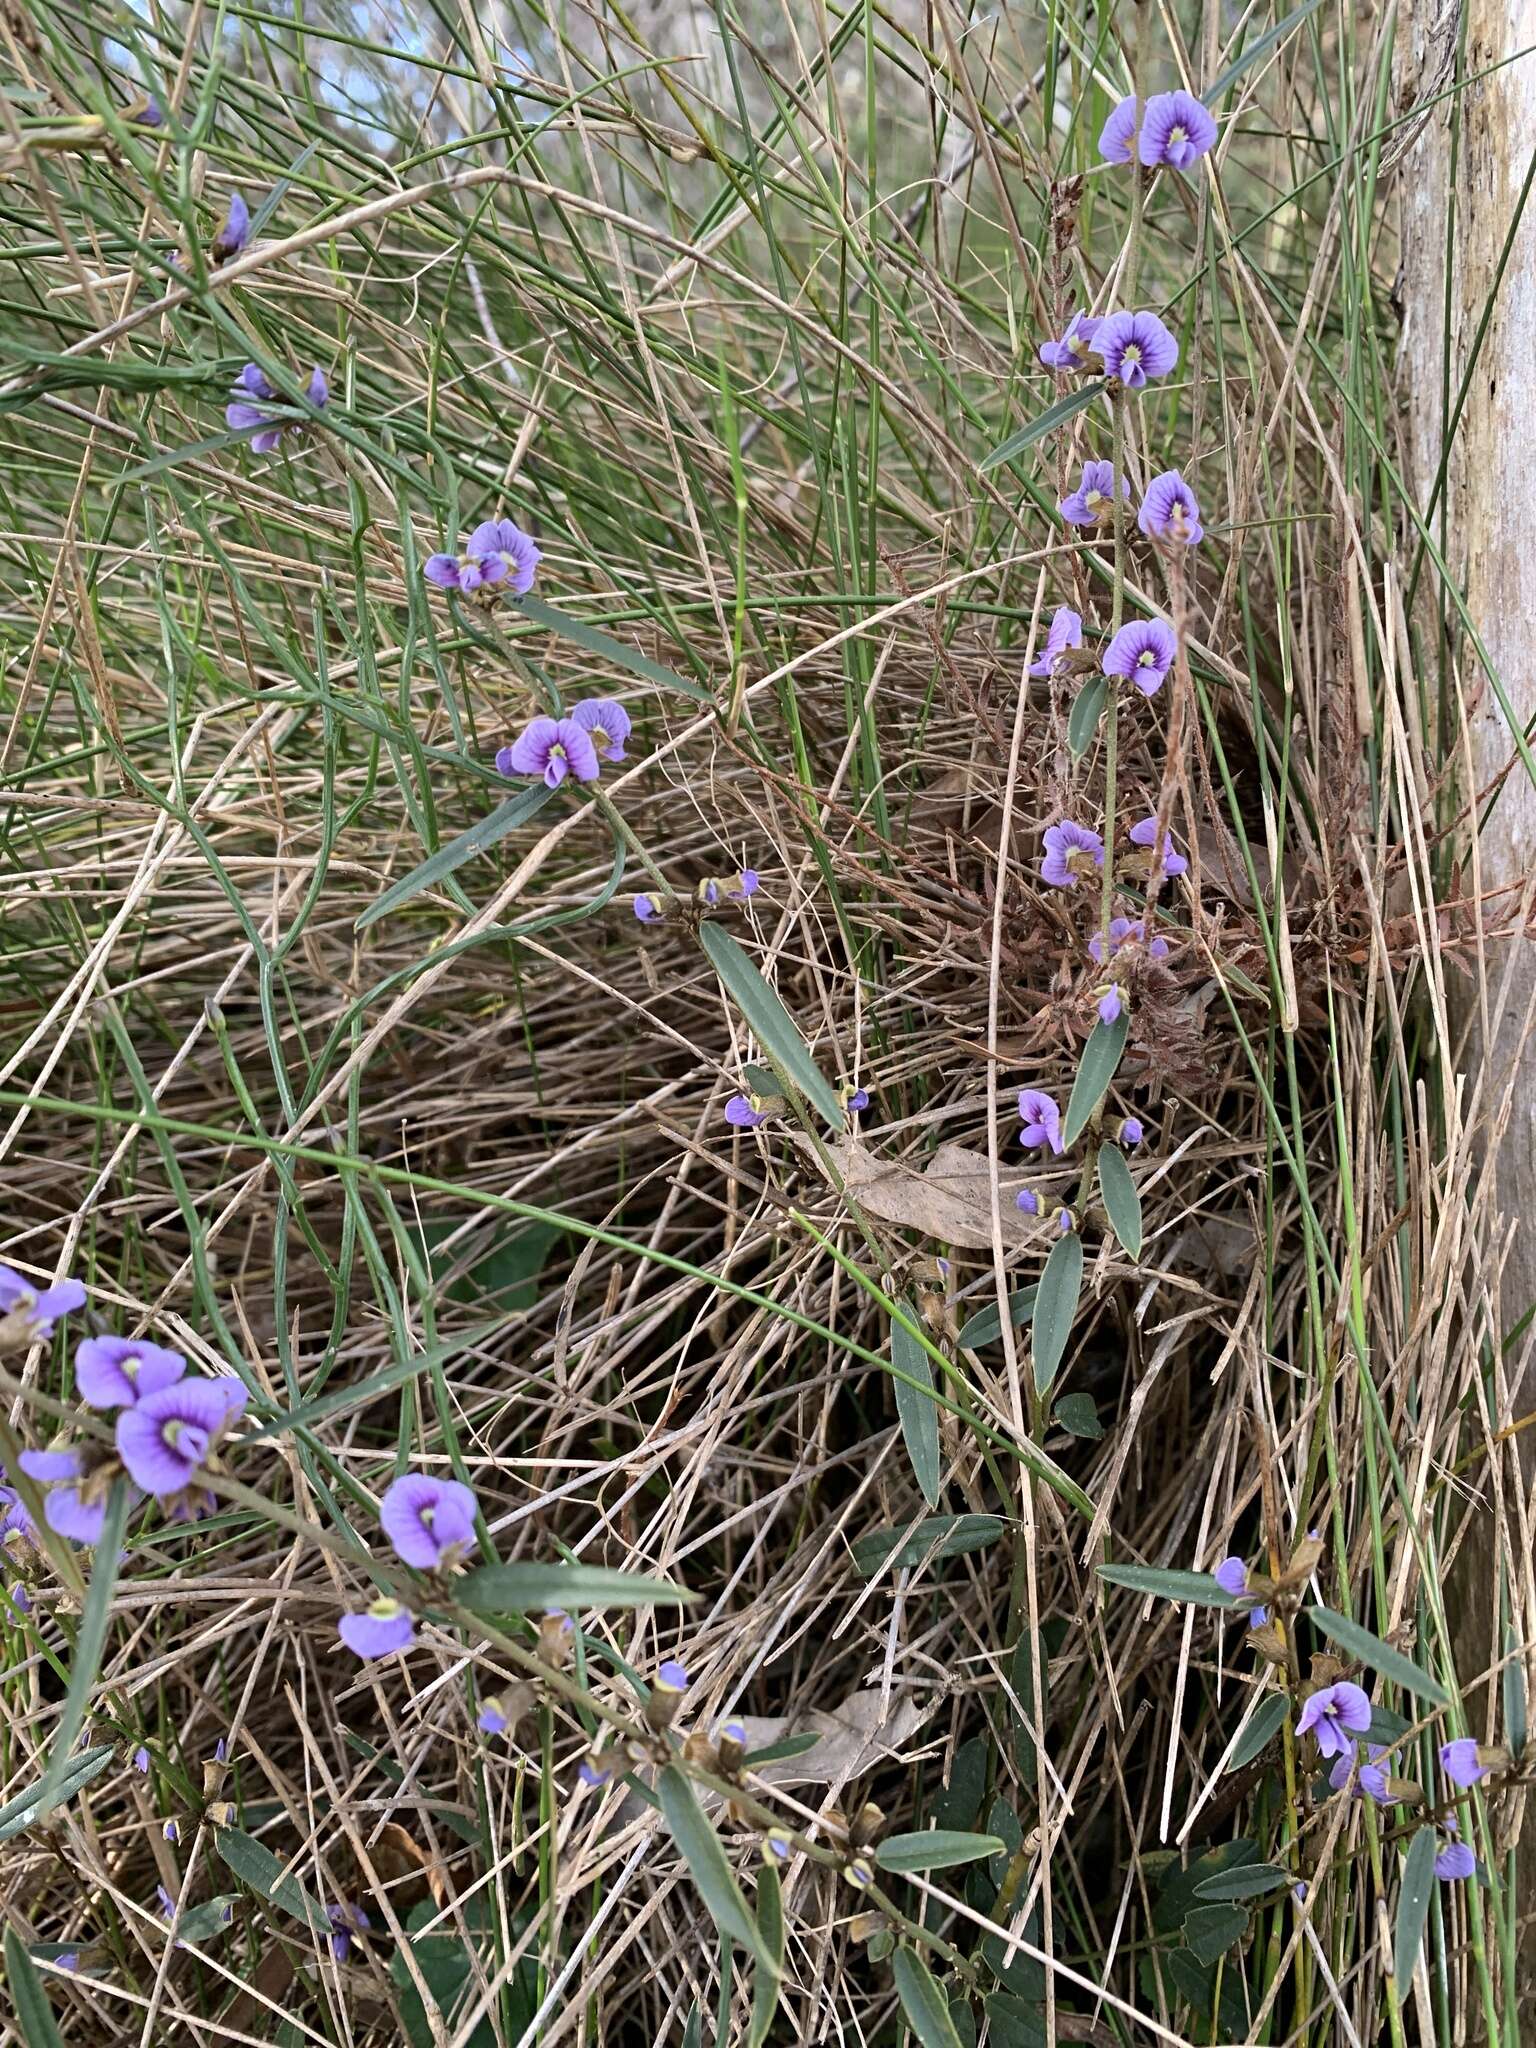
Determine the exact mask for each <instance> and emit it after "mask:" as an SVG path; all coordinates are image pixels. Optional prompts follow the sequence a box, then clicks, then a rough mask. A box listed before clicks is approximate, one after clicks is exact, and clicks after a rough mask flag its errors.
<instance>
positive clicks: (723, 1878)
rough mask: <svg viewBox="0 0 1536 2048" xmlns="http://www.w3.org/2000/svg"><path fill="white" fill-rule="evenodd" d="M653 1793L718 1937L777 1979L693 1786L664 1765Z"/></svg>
mask: <svg viewBox="0 0 1536 2048" xmlns="http://www.w3.org/2000/svg"><path fill="white" fill-rule="evenodd" d="M656 1793H657V1797H658V1798H659V1799H660V1801H661V1810H662V1812H663V1814H665V1816H666V1821H667V1826H668V1827H669V1828H670V1829H671V1830H672V1839H673V1841H675V1842H676V1844H677V1846H678V1848H679V1849H680V1850H681V1851H682V1856H683V1861H684V1862H685V1863H686V1864H687V1865H688V1870H689V1873H690V1875H691V1876H692V1878H693V1881H694V1883H695V1884H696V1885H697V1886H698V1889H699V1897H700V1898H701V1899H702V1900H703V1901H704V1904H705V1906H706V1907H707V1908H708V1910H709V1915H710V1918H711V1919H712V1920H713V1921H714V1923H715V1925H716V1926H717V1927H718V1928H719V1930H720V1932H721V1933H722V1934H728V1935H729V1936H730V1937H731V1939H732V1940H733V1941H738V1942H740V1944H741V1946H742V1947H743V1948H744V1949H747V1950H749V1951H750V1952H751V1954H752V1955H753V1956H755V1957H756V1959H757V1963H758V1967H759V1968H760V1969H762V1970H763V1971H765V1972H766V1973H767V1975H768V1976H770V1977H777V1975H778V1972H779V1965H778V1961H777V1958H776V1957H774V1956H772V1955H770V1954H769V1952H768V1949H767V1947H766V1946H765V1945H764V1942H763V1937H762V1935H761V1934H760V1933H759V1932H758V1927H757V1922H756V1921H755V1920H754V1919H753V1918H752V1915H751V1914H750V1913H749V1912H748V1911H747V1902H746V1900H745V1899H744V1898H743V1897H742V1895H741V1887H740V1885H738V1884H737V1882H736V1877H735V1873H734V1872H733V1871H732V1869H731V1866H730V1864H729V1863H728V1862H727V1861H726V1855H725V1851H724V1849H722V1848H721V1846H720V1837H719V1836H718V1835H717V1834H716V1833H715V1831H714V1829H713V1828H712V1827H711V1826H710V1824H709V1822H708V1821H707V1820H706V1819H705V1817H704V1813H703V1810H702V1808H701V1807H700V1805H699V1802H698V1800H697V1799H695V1798H694V1796H693V1787H692V1786H691V1785H690V1784H689V1782H688V1780H687V1779H686V1778H685V1777H684V1776H683V1774H682V1772H681V1771H680V1770H679V1769H678V1768H677V1765H676V1764H668V1765H667V1767H666V1769H665V1770H664V1771H663V1772H662V1773H661V1775H660V1777H658V1778H657V1780H656Z"/></svg>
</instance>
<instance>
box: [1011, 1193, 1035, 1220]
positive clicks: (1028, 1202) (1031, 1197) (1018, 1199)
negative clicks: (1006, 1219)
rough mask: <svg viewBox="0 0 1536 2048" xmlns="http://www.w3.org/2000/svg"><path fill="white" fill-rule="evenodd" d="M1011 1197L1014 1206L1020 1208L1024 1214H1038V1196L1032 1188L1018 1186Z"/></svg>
mask: <svg viewBox="0 0 1536 2048" xmlns="http://www.w3.org/2000/svg"><path fill="white" fill-rule="evenodd" d="M1013 1199H1014V1206H1015V1208H1018V1209H1022V1210H1023V1212H1024V1214H1025V1215H1026V1216H1038V1215H1039V1214H1040V1197H1039V1196H1038V1195H1037V1194H1036V1193H1035V1191H1034V1189H1033V1188H1020V1189H1019V1192H1018V1193H1017V1194H1016V1195H1015V1196H1014V1198H1013Z"/></svg>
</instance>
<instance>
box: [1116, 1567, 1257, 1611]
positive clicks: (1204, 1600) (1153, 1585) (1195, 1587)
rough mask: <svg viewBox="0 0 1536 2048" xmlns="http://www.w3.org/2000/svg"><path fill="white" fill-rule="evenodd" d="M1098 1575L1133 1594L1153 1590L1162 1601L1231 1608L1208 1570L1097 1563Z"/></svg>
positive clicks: (1229, 1599) (1230, 1600)
mask: <svg viewBox="0 0 1536 2048" xmlns="http://www.w3.org/2000/svg"><path fill="white" fill-rule="evenodd" d="M1098 1573H1099V1577H1100V1578H1101V1579H1102V1580H1103V1581H1104V1583H1105V1584H1106V1585H1108V1586H1128V1587H1129V1588H1130V1590H1131V1591H1132V1592H1133V1593H1156V1594H1159V1595H1160V1596H1161V1597H1162V1598H1163V1599H1164V1600H1186V1601H1188V1602H1190V1604H1191V1605H1193V1606H1195V1607H1235V1606H1236V1605H1237V1602H1236V1601H1235V1600H1234V1599H1233V1598H1232V1595H1231V1594H1230V1593H1225V1592H1223V1591H1222V1589H1221V1587H1220V1586H1218V1585H1217V1583H1216V1581H1215V1580H1214V1579H1213V1578H1212V1577H1211V1574H1210V1573H1209V1572H1181V1571H1172V1570H1169V1571H1165V1570H1164V1569H1163V1568H1162V1567H1161V1566H1160V1565H1150V1564H1101V1565H1100V1566H1099V1567H1098Z"/></svg>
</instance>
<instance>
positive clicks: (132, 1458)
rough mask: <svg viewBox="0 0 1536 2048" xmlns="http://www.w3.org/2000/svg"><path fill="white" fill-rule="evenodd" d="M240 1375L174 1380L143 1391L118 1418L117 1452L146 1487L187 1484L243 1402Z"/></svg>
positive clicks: (175, 1488)
mask: <svg viewBox="0 0 1536 2048" xmlns="http://www.w3.org/2000/svg"><path fill="white" fill-rule="evenodd" d="M245 1402H246V1391H245V1388H244V1387H243V1386H242V1385H241V1383H240V1381H239V1380H232V1379H219V1380H203V1379H194V1380H177V1381H176V1382H175V1383H174V1384H173V1385H171V1386H168V1387H161V1388H160V1389H159V1391H158V1392H157V1393H153V1394H146V1395H144V1397H143V1398H142V1400H140V1401H139V1402H138V1403H137V1405H136V1406H134V1407H132V1408H125V1409H124V1410H123V1411H122V1413H121V1414H120V1415H119V1416H118V1418H117V1450H118V1456H119V1457H120V1458H121V1459H122V1461H123V1463H124V1464H125V1465H126V1466H127V1468H128V1474H129V1477H130V1478H131V1479H133V1480H134V1481H135V1482H136V1483H137V1484H138V1485H140V1486H142V1487H143V1489H144V1491H145V1492H146V1493H153V1494H159V1495H161V1496H162V1497H164V1496H167V1495H170V1494H176V1493H180V1492H181V1491H182V1490H183V1489H184V1488H186V1487H189V1486H191V1485H192V1483H193V1481H194V1480H195V1479H196V1478H197V1475H198V1470H199V1467H200V1466H201V1465H202V1463H203V1461H204V1459H205V1458H206V1457H207V1456H208V1453H209V1452H210V1451H211V1450H212V1448H213V1445H214V1442H215V1440H216V1439H217V1438H218V1436H219V1434H220V1432H221V1431H222V1430H223V1428H224V1426H225V1424H226V1423H228V1422H230V1421H231V1420H232V1419H233V1418H234V1417H235V1416H237V1415H239V1414H240V1413H241V1412H242V1411H243V1410H244V1407H245Z"/></svg>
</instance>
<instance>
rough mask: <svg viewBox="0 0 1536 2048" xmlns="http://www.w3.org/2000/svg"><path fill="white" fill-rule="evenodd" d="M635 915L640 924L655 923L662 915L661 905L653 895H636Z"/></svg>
mask: <svg viewBox="0 0 1536 2048" xmlns="http://www.w3.org/2000/svg"><path fill="white" fill-rule="evenodd" d="M635 915H636V917H637V918H639V920H640V922H641V923H642V924H655V923H656V922H657V921H658V920H659V919H660V917H661V915H662V912H661V906H660V905H659V904H658V903H657V901H656V898H655V897H654V896H637V897H636V898H635Z"/></svg>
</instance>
